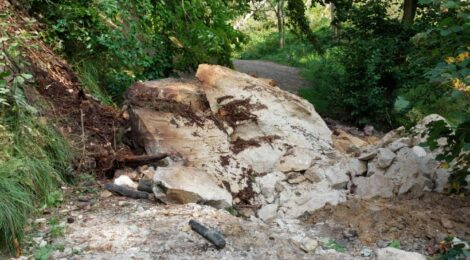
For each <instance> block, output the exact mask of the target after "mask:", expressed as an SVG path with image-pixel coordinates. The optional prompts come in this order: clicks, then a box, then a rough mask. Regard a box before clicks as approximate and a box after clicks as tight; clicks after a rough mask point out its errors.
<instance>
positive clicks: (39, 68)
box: [0, 2, 132, 174]
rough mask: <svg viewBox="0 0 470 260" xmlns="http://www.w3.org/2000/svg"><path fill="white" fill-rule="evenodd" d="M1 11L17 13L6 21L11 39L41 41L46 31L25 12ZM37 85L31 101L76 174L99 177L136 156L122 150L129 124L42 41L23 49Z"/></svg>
mask: <svg viewBox="0 0 470 260" xmlns="http://www.w3.org/2000/svg"><path fill="white" fill-rule="evenodd" d="M0 7H2V10H8V11H10V12H14V13H15V15H14V16H8V17H7V18H6V19H8V21H6V22H7V23H8V24H9V27H8V33H9V34H10V35H15V34H17V33H18V32H21V31H23V30H25V31H27V32H28V33H29V34H31V35H38V34H39V33H38V32H40V31H41V30H42V28H41V27H40V24H38V23H31V18H29V16H28V15H27V14H26V13H24V12H23V11H21V10H18V9H15V7H13V6H11V5H9V4H8V2H5V3H2V4H1V6H0ZM23 51H25V52H26V53H27V56H28V57H29V59H30V60H29V61H30V64H31V65H30V70H31V71H32V72H33V74H34V75H33V76H34V80H35V84H34V85H32V86H30V87H29V88H26V89H25V92H26V93H25V94H26V97H27V99H28V101H29V102H30V103H32V104H34V105H35V106H37V107H40V108H41V115H40V116H42V117H43V118H45V119H47V121H48V122H49V124H51V125H52V124H53V125H54V127H56V128H57V129H58V130H59V131H60V132H61V133H62V135H63V136H64V137H65V138H66V139H67V140H68V141H69V142H70V144H71V145H72V147H73V148H75V151H76V158H75V161H74V166H75V168H76V170H77V171H76V172H80V171H92V172H96V173H98V174H102V173H105V172H106V171H109V170H111V169H113V168H114V166H115V161H116V158H117V157H118V156H121V155H127V154H132V152H131V151H130V149H129V148H128V147H127V146H125V145H123V144H120V143H119V142H118V141H117V140H120V139H121V137H122V135H123V129H125V128H126V125H127V122H126V121H125V120H124V119H123V117H122V116H121V113H120V111H119V110H118V109H117V108H115V107H113V106H106V105H102V104H101V103H99V102H98V101H96V100H95V99H93V98H92V97H91V96H89V95H87V94H86V93H85V92H84V91H83V89H82V86H81V84H80V82H79V80H78V78H77V76H76V74H75V73H74V72H73V69H72V67H71V66H70V65H69V64H68V63H67V62H66V61H65V60H63V59H62V58H60V56H59V55H57V54H56V53H54V52H53V51H52V50H51V49H50V48H49V47H48V46H47V45H46V44H45V43H44V42H43V41H42V40H41V38H40V37H31V38H30V39H28V42H26V43H25V44H24V50H23Z"/></svg>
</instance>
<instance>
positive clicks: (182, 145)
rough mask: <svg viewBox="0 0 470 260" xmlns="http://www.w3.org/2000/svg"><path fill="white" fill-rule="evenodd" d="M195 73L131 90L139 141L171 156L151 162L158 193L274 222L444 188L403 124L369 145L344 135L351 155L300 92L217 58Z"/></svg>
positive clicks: (425, 153)
mask: <svg viewBox="0 0 470 260" xmlns="http://www.w3.org/2000/svg"><path fill="white" fill-rule="evenodd" d="M196 77H197V79H198V80H179V79H164V80H158V81H149V82H143V83H136V84H135V85H134V86H132V87H131V88H130V89H129V91H128V93H127V104H128V108H129V111H128V112H129V115H130V120H131V125H132V133H133V135H134V140H135V141H136V143H137V144H138V145H140V146H141V147H142V148H144V150H145V151H146V152H147V153H148V154H152V153H159V152H164V153H168V154H169V155H170V156H169V157H168V158H167V161H166V163H165V164H159V165H154V166H155V167H156V170H155V173H154V175H153V191H154V193H155V196H156V197H157V198H158V199H160V200H161V201H164V202H167V203H191V202H196V203H201V204H208V205H212V206H214V207H218V208H224V207H228V206H232V205H241V206H243V205H252V206H254V205H257V206H259V207H258V211H257V212H252V213H257V216H258V217H259V218H261V219H263V220H264V221H266V222H270V221H272V220H273V219H275V218H284V219H287V218H297V217H299V216H301V215H303V214H305V213H306V212H307V213H311V212H313V211H315V210H317V209H320V208H322V207H323V206H325V205H326V204H330V205H336V204H338V203H341V202H344V201H346V199H347V198H348V196H351V195H356V196H359V197H362V198H372V197H392V196H397V195H402V194H409V193H412V194H416V195H418V194H420V193H422V192H423V191H426V190H436V191H442V190H444V189H445V185H446V182H447V178H448V174H447V173H446V172H445V171H444V170H442V169H439V168H438V167H437V166H438V165H437V163H436V161H435V160H434V157H433V156H434V154H432V153H430V152H429V151H427V150H424V149H422V148H421V147H419V146H416V145H417V144H416V140H417V138H415V137H413V136H411V137H410V136H406V131H405V129H404V128H398V129H396V130H393V131H391V132H389V133H388V134H386V135H385V136H384V137H383V138H382V139H381V140H380V141H378V142H377V143H376V144H375V145H368V146H367V147H364V146H366V145H367V143H366V142H359V140H356V139H354V138H352V137H350V136H348V135H347V134H346V133H342V134H341V133H340V134H339V136H343V137H344V138H343V139H341V140H343V141H345V142H354V149H353V150H354V154H355V156H358V158H353V157H349V156H347V155H344V154H343V153H341V152H340V151H342V150H341V149H339V150H335V148H333V144H332V132H331V131H330V130H329V129H328V127H327V126H326V124H325V122H324V121H323V120H322V118H321V117H320V116H319V115H318V114H317V113H316V111H315V109H314V107H313V106H312V105H311V104H310V103H308V102H307V101H305V100H303V99H302V98H300V97H297V96H295V95H293V94H291V93H288V92H286V91H283V90H281V89H280V88H278V87H275V86H272V85H271V84H269V82H267V81H266V80H263V79H257V78H254V77H251V76H249V75H247V74H243V73H240V72H236V71H233V70H230V69H228V68H224V67H221V66H213V65H200V66H199V69H198V71H197V74H196ZM433 118H437V117H436V116H434V117H433ZM420 127H421V126H418V127H416V129H418V130H419V131H421V132H422V131H423V129H422V127H421V128H420ZM419 131H418V132H419ZM338 140H339V139H338V137H336V141H338ZM348 140H349V141H348ZM344 145H346V146H344ZM341 147H343V148H344V147H346V148H347V147H349V146H348V144H347V143H343V145H341ZM361 147H362V148H361ZM359 149H362V153H361V150H359ZM343 152H344V151H343ZM255 208H256V207H254V209H255ZM248 209H250V208H248ZM252 213H249V215H250V214H252Z"/></svg>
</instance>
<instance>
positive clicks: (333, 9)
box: [330, 2, 339, 36]
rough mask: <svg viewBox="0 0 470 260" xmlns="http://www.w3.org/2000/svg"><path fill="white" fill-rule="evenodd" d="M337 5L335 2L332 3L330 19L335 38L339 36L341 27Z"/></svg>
mask: <svg viewBox="0 0 470 260" xmlns="http://www.w3.org/2000/svg"><path fill="white" fill-rule="evenodd" d="M336 12H337V11H336V5H335V3H334V2H330V18H331V23H330V27H331V29H332V30H333V32H334V33H335V36H338V26H339V21H338V17H337V16H336Z"/></svg>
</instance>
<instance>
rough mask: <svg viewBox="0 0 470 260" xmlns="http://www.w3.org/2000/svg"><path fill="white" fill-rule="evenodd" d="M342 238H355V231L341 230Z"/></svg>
mask: <svg viewBox="0 0 470 260" xmlns="http://www.w3.org/2000/svg"><path fill="white" fill-rule="evenodd" d="M343 236H344V238H347V239H351V238H354V237H357V231H356V230H355V229H352V228H347V229H345V230H343Z"/></svg>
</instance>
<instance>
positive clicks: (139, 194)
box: [104, 183, 150, 199]
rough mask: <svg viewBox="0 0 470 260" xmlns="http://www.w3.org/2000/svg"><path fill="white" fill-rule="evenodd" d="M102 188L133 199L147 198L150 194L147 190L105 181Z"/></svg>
mask: <svg viewBox="0 0 470 260" xmlns="http://www.w3.org/2000/svg"><path fill="white" fill-rule="evenodd" d="M104 188H105V189H107V190H109V191H111V192H114V193H117V194H119V195H121V196H126V197H129V198H133V199H148V198H149V195H150V194H149V193H148V192H145V191H138V190H133V189H130V188H127V187H125V186H119V185H116V184H114V183H107V184H105V185H104Z"/></svg>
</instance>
